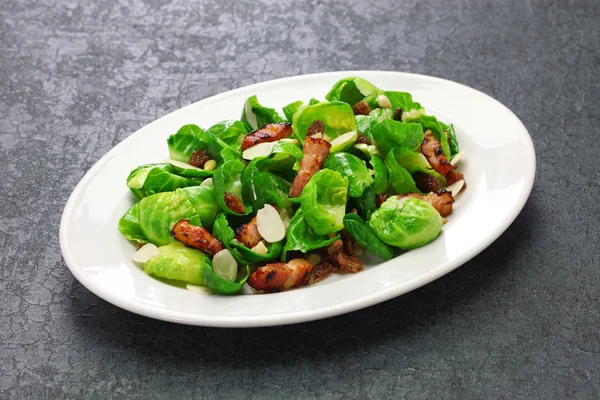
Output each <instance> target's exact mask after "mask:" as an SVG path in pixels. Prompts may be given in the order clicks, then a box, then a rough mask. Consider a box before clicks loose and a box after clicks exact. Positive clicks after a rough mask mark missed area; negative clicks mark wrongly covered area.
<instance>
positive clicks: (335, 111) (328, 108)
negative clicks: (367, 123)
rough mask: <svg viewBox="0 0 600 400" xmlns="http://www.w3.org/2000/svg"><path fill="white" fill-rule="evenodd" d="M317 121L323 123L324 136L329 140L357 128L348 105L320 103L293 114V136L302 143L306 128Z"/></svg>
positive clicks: (338, 102)
mask: <svg viewBox="0 0 600 400" xmlns="http://www.w3.org/2000/svg"><path fill="white" fill-rule="evenodd" d="M317 119H318V120H321V121H323V125H324V126H325V134H326V135H327V136H328V137H329V139H330V140H331V139H335V138H336V137H338V136H340V135H342V134H344V133H346V132H350V131H355V130H356V128H357V126H356V119H355V118H354V112H353V111H352V107H350V106H349V105H348V104H346V103H342V102H341V101H332V102H330V103H327V102H322V103H317V104H313V105H309V106H307V107H305V108H303V109H302V110H299V111H298V112H297V113H296V114H294V118H293V120H292V121H293V122H292V129H293V132H294V136H295V137H296V138H297V139H298V140H300V142H302V143H303V142H304V137H305V136H306V131H307V130H308V127H309V126H310V124H312V123H313V121H314V120H317Z"/></svg>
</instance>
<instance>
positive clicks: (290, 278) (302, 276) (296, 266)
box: [248, 258, 313, 293]
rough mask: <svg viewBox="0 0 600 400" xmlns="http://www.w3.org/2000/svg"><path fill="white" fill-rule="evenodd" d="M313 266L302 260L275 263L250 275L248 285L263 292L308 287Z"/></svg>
mask: <svg viewBox="0 0 600 400" xmlns="http://www.w3.org/2000/svg"><path fill="white" fill-rule="evenodd" d="M312 269H313V266H312V264H311V263H309V262H308V261H306V260H304V259H302V258H295V259H293V260H291V261H290V262H288V263H285V264H284V263H273V264H267V265H264V266H262V267H258V269H257V270H256V271H254V272H253V273H252V274H250V277H249V278H248V284H249V285H250V286H251V287H252V288H254V289H255V290H260V291H263V292H266V293H268V292H280V291H283V290H287V289H291V288H293V287H296V286H301V285H306V284H307V283H308V281H309V278H310V272H311V271H312Z"/></svg>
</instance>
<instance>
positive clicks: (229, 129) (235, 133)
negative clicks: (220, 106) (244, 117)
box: [208, 120, 248, 149]
mask: <svg viewBox="0 0 600 400" xmlns="http://www.w3.org/2000/svg"><path fill="white" fill-rule="evenodd" d="M208 133H210V134H212V135H214V136H215V137H217V138H220V139H221V140H223V141H224V142H225V143H227V145H229V146H230V147H231V148H233V149H239V148H240V146H241V145H242V140H243V139H244V136H246V134H247V133H248V131H247V130H246V126H245V125H244V123H243V122H242V121H235V120H228V121H221V122H219V123H217V124H214V125H213V126H211V127H210V128H208Z"/></svg>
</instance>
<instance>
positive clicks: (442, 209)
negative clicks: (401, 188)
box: [397, 189, 454, 217]
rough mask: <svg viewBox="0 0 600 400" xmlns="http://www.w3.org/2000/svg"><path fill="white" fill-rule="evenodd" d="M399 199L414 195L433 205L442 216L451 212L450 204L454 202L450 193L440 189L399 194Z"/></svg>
mask: <svg viewBox="0 0 600 400" xmlns="http://www.w3.org/2000/svg"><path fill="white" fill-rule="evenodd" d="M397 197H398V198H399V199H401V198H403V197H414V198H416V199H419V200H423V201H425V202H427V203H429V204H431V205H432V206H433V208H435V209H436V210H437V212H439V213H440V215H441V216H442V217H446V216H448V215H450V214H451V213H452V204H454V197H452V193H450V192H447V191H446V190H444V189H442V190H439V191H438V192H437V193H429V194H427V195H422V194H420V193H406V194H399V195H398V196H397Z"/></svg>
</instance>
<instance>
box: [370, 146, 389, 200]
mask: <svg viewBox="0 0 600 400" xmlns="http://www.w3.org/2000/svg"><path fill="white" fill-rule="evenodd" d="M369 162H370V164H371V166H372V167H373V185H372V188H373V191H374V192H375V194H382V193H384V192H385V191H386V190H387V188H388V187H389V186H390V176H389V174H388V170H387V168H386V166H385V163H384V162H383V160H382V159H381V158H379V157H377V156H376V155H375V154H371V160H370V161H369Z"/></svg>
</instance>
